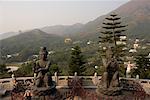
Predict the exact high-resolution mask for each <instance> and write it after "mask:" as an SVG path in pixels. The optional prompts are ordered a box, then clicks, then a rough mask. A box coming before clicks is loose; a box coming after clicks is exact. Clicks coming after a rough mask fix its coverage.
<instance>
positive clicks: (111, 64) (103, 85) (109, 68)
mask: <svg viewBox="0 0 150 100" xmlns="http://www.w3.org/2000/svg"><path fill="white" fill-rule="evenodd" d="M110 57H111V58H110V59H109V61H108V62H107V65H106V69H105V72H104V73H103V75H102V78H101V81H100V82H99V84H98V90H97V92H98V93H101V94H104V95H118V94H119V93H120V91H121V88H120V87H119V64H118V62H117V60H116V59H115V57H114V56H113V55H110Z"/></svg>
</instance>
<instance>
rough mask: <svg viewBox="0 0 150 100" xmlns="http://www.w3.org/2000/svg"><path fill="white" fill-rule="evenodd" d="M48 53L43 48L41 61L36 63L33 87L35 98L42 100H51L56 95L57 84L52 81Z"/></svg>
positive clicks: (40, 55) (40, 54) (40, 56)
mask: <svg viewBox="0 0 150 100" xmlns="http://www.w3.org/2000/svg"><path fill="white" fill-rule="evenodd" d="M47 55H48V52H47V50H46V47H41V50H40V52H39V58H40V59H39V60H38V61H36V62H35V63H34V67H33V69H34V86H33V87H32V93H33V98H36V97H37V98H39V99H40V100H49V98H50V97H55V95H56V83H55V82H54V81H52V77H51V75H50V74H49V68H50V66H51V63H50V61H48V59H47Z"/></svg>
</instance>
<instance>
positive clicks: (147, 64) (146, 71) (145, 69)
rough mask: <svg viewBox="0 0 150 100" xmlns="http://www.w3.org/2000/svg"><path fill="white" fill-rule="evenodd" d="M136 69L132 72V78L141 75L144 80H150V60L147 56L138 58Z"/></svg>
mask: <svg viewBox="0 0 150 100" xmlns="http://www.w3.org/2000/svg"><path fill="white" fill-rule="evenodd" d="M136 67H137V68H136V69H133V70H132V77H136V75H139V76H140V78H142V79H143V78H145V79H150V58H148V57H147V55H143V54H142V55H138V56H137V57H136Z"/></svg>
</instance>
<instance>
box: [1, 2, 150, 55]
mask: <svg viewBox="0 0 150 100" xmlns="http://www.w3.org/2000/svg"><path fill="white" fill-rule="evenodd" d="M135 2H136V3H135ZM112 12H116V13H118V14H119V15H120V16H121V18H122V21H123V24H128V27H127V29H128V31H127V35H128V36H129V37H130V38H145V39H147V40H149V37H150V28H149V26H150V17H149V16H150V2H149V0H132V1H130V2H128V3H126V4H124V5H122V6H120V7H119V8H118V9H116V10H114V11H112ZM112 12H110V13H112ZM110 13H108V14H107V15H104V16H100V17H98V18H96V19H95V20H93V21H90V22H88V23H86V24H80V23H78V24H74V25H67V26H65V25H57V26H47V27H43V28H40V29H34V30H30V31H28V32H23V33H22V34H19V35H16V36H13V37H10V38H7V39H3V40H1V41H0V43H1V50H0V52H2V54H4V55H5V54H8V53H9V54H12V53H17V52H23V50H24V49H26V50H27V49H29V50H30V49H32V50H31V51H33V50H35V51H38V50H39V47H40V46H47V47H48V49H55V50H60V48H65V47H66V45H65V44H64V39H65V38H66V37H71V38H72V39H73V40H82V41H88V40H94V41H95V42H96V41H97V42H98V36H99V35H100V32H99V31H100V28H101V25H102V22H103V20H104V19H105V17H106V16H108V15H109V14H110ZM31 51H30V52H31ZM28 52H29V51H28Z"/></svg>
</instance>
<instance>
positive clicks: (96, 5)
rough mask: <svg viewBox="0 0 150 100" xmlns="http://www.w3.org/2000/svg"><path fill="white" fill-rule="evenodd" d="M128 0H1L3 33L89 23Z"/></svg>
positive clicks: (0, 12)
mask: <svg viewBox="0 0 150 100" xmlns="http://www.w3.org/2000/svg"><path fill="white" fill-rule="evenodd" d="M128 1H129V0H97V1H92V0H88V1H86V0H84V1H80V0H78V1H75V0H71V1H64V0H62V1H58V0H57V1H51V0H50V1H48V0H47V1H42V0H41V1H39V0H38V1H36V0H32V1H29V0H28V1H26V0H23V1H14V0H12V1H11V0H6V1H0V15H1V16H0V23H1V24H0V33H5V32H10V31H15V32H16V31H18V30H29V29H34V28H41V27H45V26H53V25H71V24H75V23H83V24H85V23H87V22H89V21H91V20H94V19H95V18H97V17H99V16H101V15H104V14H107V13H109V12H110V11H112V10H114V9H116V8H118V7H119V6H121V5H122V4H124V3H126V2H128Z"/></svg>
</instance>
